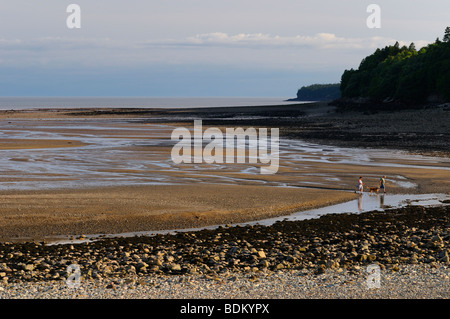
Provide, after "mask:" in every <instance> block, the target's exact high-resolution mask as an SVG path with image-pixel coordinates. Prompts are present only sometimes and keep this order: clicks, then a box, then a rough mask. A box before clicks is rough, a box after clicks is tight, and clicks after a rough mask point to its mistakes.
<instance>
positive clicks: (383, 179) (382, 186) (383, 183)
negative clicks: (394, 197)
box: [355, 176, 386, 194]
mask: <svg viewBox="0 0 450 319" xmlns="http://www.w3.org/2000/svg"><path fill="white" fill-rule="evenodd" d="M356 188H357V190H356V191H355V193H357V192H360V193H361V194H362V193H363V192H364V182H363V178H362V176H360V177H359V180H358V185H356ZM372 190H376V192H377V193H378V191H379V190H383V192H384V193H386V176H383V177H381V178H380V185H379V186H378V187H374V188H370V191H372Z"/></svg>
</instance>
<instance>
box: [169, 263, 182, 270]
mask: <svg viewBox="0 0 450 319" xmlns="http://www.w3.org/2000/svg"><path fill="white" fill-rule="evenodd" d="M170 270H172V271H181V266H180V265H179V264H174V265H172V267H170Z"/></svg>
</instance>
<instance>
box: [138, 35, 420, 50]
mask: <svg viewBox="0 0 450 319" xmlns="http://www.w3.org/2000/svg"><path fill="white" fill-rule="evenodd" d="M395 41H396V40H395V39H393V38H386V37H369V38H350V37H340V36H337V35H336V34H333V33H317V34H315V35H312V36H309V35H297V36H279V35H270V34H265V33H239V34H234V35H230V34H228V33H223V32H213V33H202V34H197V35H195V36H192V37H187V38H185V39H178V40H163V41H147V42H142V43H140V44H138V46H142V47H146V46H179V47H183V46H191V47H246V48H258V47H266V48H286V47H306V48H315V49H368V48H371V49H376V48H379V47H384V46H386V45H389V44H394V43H395ZM399 43H400V44H401V45H409V43H407V42H405V41H399ZM428 43H429V42H427V41H417V42H416V47H421V46H424V45H427V44H428Z"/></svg>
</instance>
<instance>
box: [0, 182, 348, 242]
mask: <svg viewBox="0 0 450 319" xmlns="http://www.w3.org/2000/svg"><path fill="white" fill-rule="evenodd" d="M243 192H245V193H246V201H242V200H241V197H242V193H243ZM325 193H326V194H327V197H326V198H324V196H323V195H324V194H325ZM0 194H1V195H2V207H0V213H1V214H2V216H3V218H2V219H1V220H0V227H1V229H2V234H1V236H0V241H3V242H5V241H14V242H17V241H19V242H23V241H32V242H40V241H47V240H51V238H59V237H60V236H67V237H73V238H77V237H80V236H83V235H88V234H99V235H101V234H114V233H116V234H120V233H127V232H138V231H158V230H170V229H189V228H198V227H206V226H212V225H220V224H232V223H243V222H249V221H254V220H259V219H265V218H272V217H277V216H284V215H288V214H291V213H294V212H298V211H302V210H308V209H313V208H318V207H326V206H329V205H332V204H337V203H342V202H345V201H348V200H351V199H354V198H356V194H354V193H351V192H345V191H332V190H329V191H326V192H324V191H323V190H316V189H301V188H283V187H265V186H255V185H221V184H216V185H213V184H207V185H201V184H192V185H155V186H134V187H133V186H124V187H114V186H111V187H105V188H88V189H72V190H71V189H62V190H47V191H45V190H44V191H20V192H17V191H4V192H1V193H0ZM174 194H176V195H174ZM68 199H70V204H68V203H67V202H66V201H67V200H68ZM41 208H45V213H44V212H40V209H41Z"/></svg>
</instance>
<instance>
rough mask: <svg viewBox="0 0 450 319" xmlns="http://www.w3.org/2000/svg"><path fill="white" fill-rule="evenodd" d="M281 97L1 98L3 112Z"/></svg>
mask: <svg viewBox="0 0 450 319" xmlns="http://www.w3.org/2000/svg"><path fill="white" fill-rule="evenodd" d="M287 99H288V98H282V97H0V110H28V109H52V108H69V109H73V108H164V109H170V108H200V107H228V106H230V107H233V106H263V105H284V104H292V103H297V104H298V103H299V102H292V101H286V100H287Z"/></svg>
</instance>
